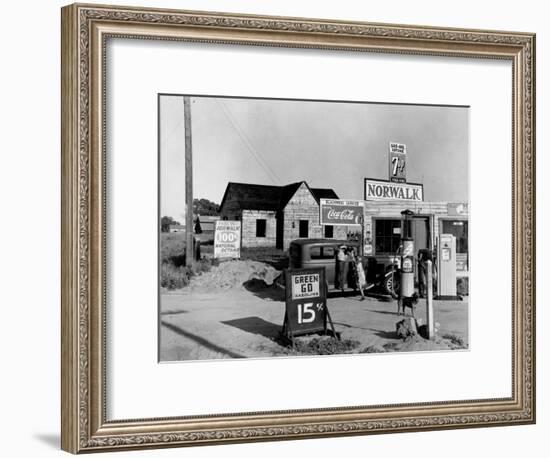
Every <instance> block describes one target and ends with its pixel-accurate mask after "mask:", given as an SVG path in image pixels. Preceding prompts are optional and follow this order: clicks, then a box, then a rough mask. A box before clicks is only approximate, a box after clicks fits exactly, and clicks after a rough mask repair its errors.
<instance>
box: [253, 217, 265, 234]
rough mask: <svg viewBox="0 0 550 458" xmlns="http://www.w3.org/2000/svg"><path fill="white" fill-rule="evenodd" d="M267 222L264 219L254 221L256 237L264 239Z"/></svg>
mask: <svg viewBox="0 0 550 458" xmlns="http://www.w3.org/2000/svg"><path fill="white" fill-rule="evenodd" d="M266 226H267V221H266V220H265V219H257V220H256V237H265V230H266Z"/></svg>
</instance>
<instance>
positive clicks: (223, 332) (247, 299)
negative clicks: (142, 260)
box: [160, 287, 468, 361]
mask: <svg viewBox="0 0 550 458" xmlns="http://www.w3.org/2000/svg"><path fill="white" fill-rule="evenodd" d="M328 307H329V310H330V313H331V315H332V319H333V321H334V324H335V327H336V331H338V332H341V334H342V338H343V339H352V340H355V341H358V342H359V345H357V347H356V349H355V350H354V351H355V352H364V351H378V350H379V351H387V350H389V349H392V348H394V349H400V350H407V349H410V350H434V349H445V350H447V349H449V347H448V346H447V345H444V344H433V343H429V345H428V344H426V345H420V346H419V345H415V346H412V347H410V348H400V347H399V344H400V343H401V340H400V339H397V337H396V336H395V323H396V322H398V321H400V320H401V319H402V317H401V316H398V315H397V313H396V312H397V303H396V302H383V301H380V300H378V299H374V298H367V299H366V300H365V301H359V296H351V297H332V298H329V299H328ZM284 308H285V303H284V293H283V290H281V289H280V288H277V287H270V288H265V289H258V290H252V291H249V290H247V289H245V288H232V289H226V290H218V291H214V292H211V291H210V292H209V291H201V290H193V289H187V290H181V291H179V292H167V293H164V294H162V295H161V316H160V320H161V326H160V333H161V335H160V337H161V338H160V342H161V349H160V355H161V361H182V360H203V359H221V358H254V357H270V356H283V355H288V354H289V350H288V348H286V347H284V346H282V345H281V344H280V343H279V340H278V335H279V331H280V329H281V325H282V322H283V317H284ZM434 315H435V321H436V322H438V323H439V324H440V326H439V331H438V335H439V336H447V337H449V336H453V340H454V339H457V340H458V341H463V342H466V343H467V342H468V302H467V300H465V301H435V302H434ZM416 317H417V319H418V318H421V319H423V321H424V323H425V322H426V317H425V302H424V301H423V300H420V302H419V303H418V305H417V308H416Z"/></svg>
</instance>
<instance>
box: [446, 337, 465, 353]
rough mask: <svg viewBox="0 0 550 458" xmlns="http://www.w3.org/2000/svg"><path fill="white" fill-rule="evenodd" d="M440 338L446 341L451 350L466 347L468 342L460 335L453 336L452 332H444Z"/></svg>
mask: <svg viewBox="0 0 550 458" xmlns="http://www.w3.org/2000/svg"><path fill="white" fill-rule="evenodd" d="M441 339H442V340H445V341H447V342H446V343H447V345H449V346H450V347H451V348H452V349H453V350H459V349H465V348H468V344H467V343H466V342H465V341H464V339H463V338H462V337H459V336H455V335H454V334H444V335H442V336H441Z"/></svg>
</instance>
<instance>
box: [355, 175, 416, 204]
mask: <svg viewBox="0 0 550 458" xmlns="http://www.w3.org/2000/svg"><path fill="white" fill-rule="evenodd" d="M365 200H409V201H411V200H412V201H418V202H421V201H423V200H424V188H423V186H422V185H421V184H415V183H392V182H391V181H384V180H371V179H370V178H365Z"/></svg>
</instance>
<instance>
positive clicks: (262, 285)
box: [243, 278, 285, 302]
mask: <svg viewBox="0 0 550 458" xmlns="http://www.w3.org/2000/svg"><path fill="white" fill-rule="evenodd" d="M243 286H244V288H245V289H246V290H247V291H250V292H251V293H252V294H254V296H256V297H259V298H260V299H263V300H266V301H274V302H284V300H285V290H284V289H282V288H279V287H278V286H276V284H275V283H274V284H273V285H268V284H266V282H265V281H263V280H260V279H259V278H252V279H250V280H248V281H245V282H244V283H243Z"/></svg>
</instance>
